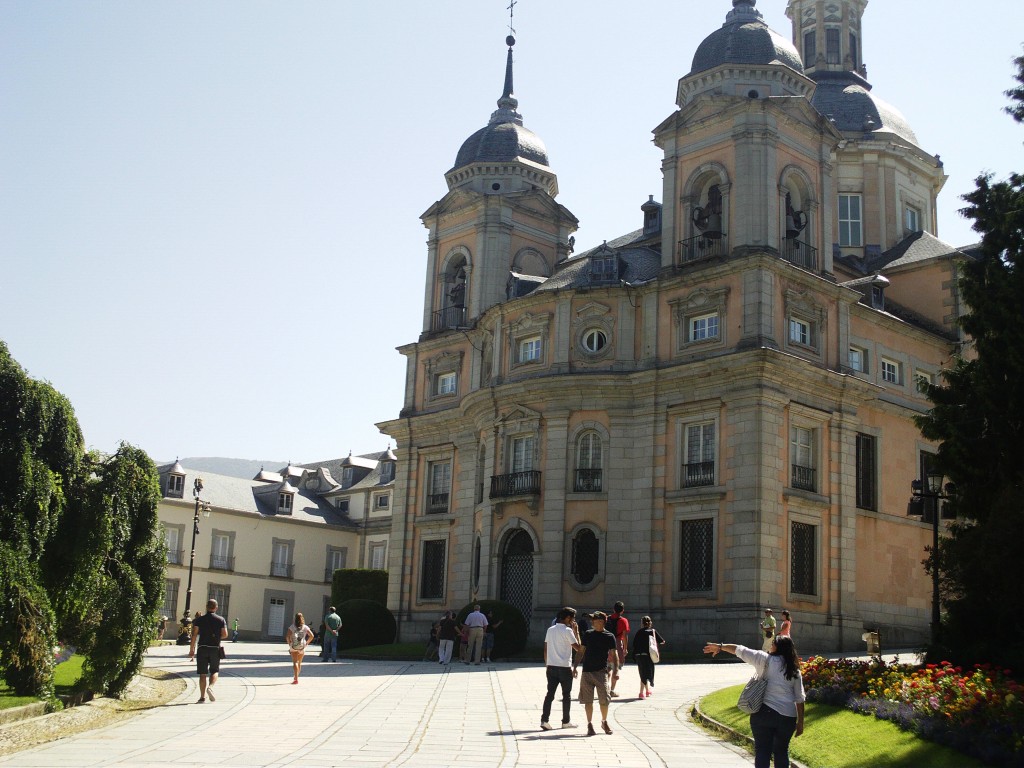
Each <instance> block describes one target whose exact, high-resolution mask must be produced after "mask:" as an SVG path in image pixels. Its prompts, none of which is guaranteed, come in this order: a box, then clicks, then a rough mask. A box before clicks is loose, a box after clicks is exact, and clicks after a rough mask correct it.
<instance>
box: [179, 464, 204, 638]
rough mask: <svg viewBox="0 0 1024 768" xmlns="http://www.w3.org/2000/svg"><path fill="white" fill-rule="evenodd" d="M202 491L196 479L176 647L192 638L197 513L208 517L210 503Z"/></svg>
mask: <svg viewBox="0 0 1024 768" xmlns="http://www.w3.org/2000/svg"><path fill="white" fill-rule="evenodd" d="M202 491H203V478H201V477H197V478H196V480H195V482H194V483H193V484H192V495H193V496H194V497H195V500H196V509H195V512H194V513H193V515H192V554H191V555H189V560H188V591H187V592H185V613H184V614H182V617H181V622H180V623H179V625H178V645H188V644H189V642H190V641H191V636H192V614H191V610H192V568H193V567H194V566H195V562H196V534H198V533H199V513H200V512H202V513H203V517H205V518H209V517H210V503H209V502H208V501H203V500H202V499H200V498H199V494H200V493H202Z"/></svg>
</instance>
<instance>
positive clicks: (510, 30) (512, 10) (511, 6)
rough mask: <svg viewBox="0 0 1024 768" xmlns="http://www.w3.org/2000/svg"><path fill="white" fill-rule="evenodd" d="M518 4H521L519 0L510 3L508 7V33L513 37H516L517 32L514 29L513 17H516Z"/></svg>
mask: <svg viewBox="0 0 1024 768" xmlns="http://www.w3.org/2000/svg"><path fill="white" fill-rule="evenodd" d="M518 3H519V0H512V2H510V3H509V5H508V33H509V34H510V35H513V36H515V34H516V31H515V29H514V28H513V27H512V17H513V16H514V15H515V12H516V5H517V4H518Z"/></svg>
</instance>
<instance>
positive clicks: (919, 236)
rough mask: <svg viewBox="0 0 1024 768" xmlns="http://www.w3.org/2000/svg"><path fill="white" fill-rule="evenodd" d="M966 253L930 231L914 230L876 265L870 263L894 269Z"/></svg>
mask: <svg viewBox="0 0 1024 768" xmlns="http://www.w3.org/2000/svg"><path fill="white" fill-rule="evenodd" d="M954 254H958V255H961V256H964V255H966V254H964V253H962V252H961V251H959V250H958V249H957V248H956V247H955V246H952V245H950V244H949V243H946V242H943V241H942V240H939V238H937V237H935V235H932V234H930V233H928V232H914V233H912V234H910V235H907V236H906V237H905V238H903V239H902V240H901V241H900V242H898V243H896V245H894V246H893V247H892V248H890V249H889V250H888V251H885V252H884V253H883V254H882V255H881V257H880V258H879V260H878V264H876V265H868V266H869V268H872V269H881V268H883V267H884V268H885V269H892V268H893V267H902V266H905V265H907V264H916V263H918V262H922V261H931V260H932V259H938V258H942V257H943V256H952V255H954Z"/></svg>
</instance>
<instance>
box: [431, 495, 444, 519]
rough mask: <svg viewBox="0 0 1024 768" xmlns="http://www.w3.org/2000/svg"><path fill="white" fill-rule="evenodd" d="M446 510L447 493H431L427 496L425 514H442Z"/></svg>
mask: <svg viewBox="0 0 1024 768" xmlns="http://www.w3.org/2000/svg"><path fill="white" fill-rule="evenodd" d="M447 511H448V494H447V493H432V494H430V495H429V496H428V497H427V514H428V515H443V514H445V513H446V512H447Z"/></svg>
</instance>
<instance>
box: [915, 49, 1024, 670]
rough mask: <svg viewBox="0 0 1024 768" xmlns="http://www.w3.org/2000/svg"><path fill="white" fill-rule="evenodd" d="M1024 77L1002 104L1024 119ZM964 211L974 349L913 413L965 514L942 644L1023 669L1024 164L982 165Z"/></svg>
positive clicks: (953, 537) (968, 657)
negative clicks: (973, 235) (999, 171)
mask: <svg viewBox="0 0 1024 768" xmlns="http://www.w3.org/2000/svg"><path fill="white" fill-rule="evenodd" d="M1015 63H1016V65H1017V69H1018V72H1017V74H1016V79H1017V80H1018V81H1019V82H1020V83H1021V84H1022V87H1019V88H1015V89H1013V90H1010V91H1007V92H1006V93H1007V95H1008V96H1009V97H1010V98H1011V99H1015V100H1016V102H1017V103H1016V105H1015V106H1013V107H1010V108H1007V112H1009V113H1010V114H1011V115H1012V116H1013V117H1014V119H1016V120H1017V121H1018V122H1024V56H1022V57H1019V58H1017V59H1015ZM964 200H965V201H966V203H967V206H966V207H965V208H963V209H962V211H961V213H962V214H963V215H964V216H965V217H967V218H970V219H972V220H973V221H974V225H973V226H974V229H975V231H977V232H979V233H980V234H981V237H982V239H981V245H980V256H979V258H978V259H977V260H972V261H968V262H966V263H965V264H964V265H963V271H962V275H961V279H960V290H961V294H962V297H963V300H964V303H965V304H966V305H967V307H968V309H969V314H967V315H966V316H965V317H963V318H962V320H961V326H962V328H963V329H964V331H965V332H966V334H968V335H969V337H970V342H969V345H968V347H967V350H968V351H967V352H965V354H964V355H963V356H961V357H960V358H958V359H957V361H956V362H955V364H954V366H953V367H952V368H951V369H950V370H948V371H946V372H945V373H944V374H943V380H942V383H941V384H937V385H931V386H926V387H925V391H926V393H927V394H928V397H929V399H930V400H931V402H932V408H931V410H930V411H929V413H928V414H927V415H926V416H924V417H921V418H919V419H918V424H919V426H920V427H921V430H922V432H923V434H924V435H925V436H926V437H928V438H930V439H933V440H937V441H939V451H938V460H939V468H940V469H942V470H943V471H944V472H945V473H946V475H947V476H948V477H949V479H950V480H951V481H952V482H954V483H955V484H956V487H957V493H956V495H955V499H953V501H952V502H951V503H952V504H953V505H954V508H955V510H956V512H957V516H958V519H957V521H956V522H955V523H953V524H951V526H950V531H949V533H950V535H949V537H948V538H945V539H944V540H943V541H942V543H941V544H940V547H939V551H938V552H937V553H932V554H931V555H930V556H929V559H928V561H927V565H928V567H929V570H930V569H932V568H935V567H937V568H938V569H939V573H940V578H941V583H942V591H943V602H944V605H945V608H946V615H945V618H944V620H943V628H942V632H943V634H942V641H943V642H942V644H943V645H944V646H946V647H947V648H948V649H949V650H950V653H951V654H952V655H953V656H954V658H956V659H957V660H959V661H968V662H969V661H993V662H996V663H1000V664H1004V665H1007V666H1013V667H1015V668H1017V669H1018V670H1021V669H1024V612H1022V611H1021V610H1020V597H1019V596H1020V579H1019V576H1018V574H1017V568H1016V566H1017V564H1018V563H1019V560H1020V557H1021V553H1022V552H1024V461H1022V460H1021V452H1022V450H1024V332H1022V329H1024V176H1022V175H1020V174H1017V173H1013V174H1011V175H1010V176H1009V178H1008V179H1007V180H1005V181H993V177H992V175H991V174H986V175H983V176H980V177H979V178H978V179H977V180H976V183H975V189H974V190H973V191H972V192H970V193H969V194H967V195H965V196H964Z"/></svg>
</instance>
